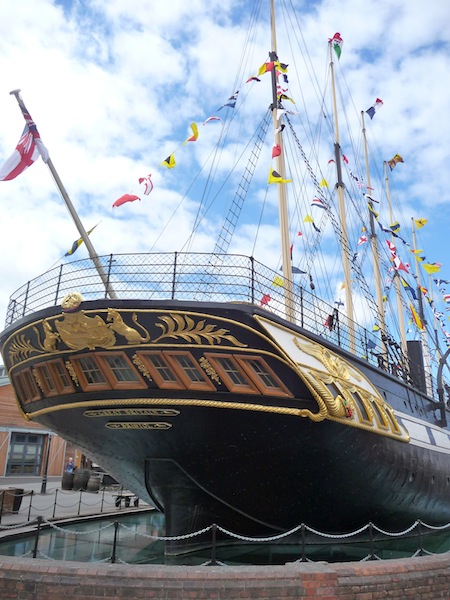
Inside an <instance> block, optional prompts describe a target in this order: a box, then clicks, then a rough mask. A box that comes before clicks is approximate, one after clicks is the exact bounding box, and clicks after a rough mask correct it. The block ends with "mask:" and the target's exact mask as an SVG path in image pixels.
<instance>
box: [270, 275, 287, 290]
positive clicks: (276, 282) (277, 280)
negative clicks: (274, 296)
mask: <svg viewBox="0 0 450 600" xmlns="http://www.w3.org/2000/svg"><path fill="white" fill-rule="evenodd" d="M272 285H275V286H277V287H283V286H284V281H283V278H282V277H280V276H279V275H275V277H274V278H273V281H272Z"/></svg>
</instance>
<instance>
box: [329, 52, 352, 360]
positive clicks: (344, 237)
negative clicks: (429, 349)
mask: <svg viewBox="0 0 450 600" xmlns="http://www.w3.org/2000/svg"><path fill="white" fill-rule="evenodd" d="M329 48H330V71H331V88H332V92H333V113H334V129H335V140H336V141H335V144H334V154H335V160H336V169H337V184H336V187H337V196H338V207H339V224H340V228H341V254H342V266H343V269H344V288H345V310H346V313H347V323H348V338H349V346H350V351H351V352H353V353H355V352H356V344H355V326H354V322H355V319H354V310H353V295H352V284H351V276H350V261H349V248H350V246H349V243H348V233H347V218H346V213H345V201H344V182H343V181H342V159H341V146H340V138H339V122H338V117H337V104H336V87H335V83H334V63H333V48H332V43H331V41H330V42H329Z"/></svg>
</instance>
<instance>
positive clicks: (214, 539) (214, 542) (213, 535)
mask: <svg viewBox="0 0 450 600" xmlns="http://www.w3.org/2000/svg"><path fill="white" fill-rule="evenodd" d="M216 551H217V525H216V524H215V523H213V524H212V525H211V560H210V561H209V563H208V565H212V566H214V565H217V564H218V562H217V560H216V556H217V552H216Z"/></svg>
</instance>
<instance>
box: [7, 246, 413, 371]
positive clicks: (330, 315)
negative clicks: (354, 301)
mask: <svg viewBox="0 0 450 600" xmlns="http://www.w3.org/2000/svg"><path fill="white" fill-rule="evenodd" d="M98 265H100V266H101V269H102V270H103V276H102V275H101V274H100V272H99V270H98ZM105 276H106V281H105V279H104V277H105ZM285 284H286V282H284V281H283V277H282V276H281V274H280V273H279V272H278V273H277V272H276V271H273V270H272V269H269V268H268V267H266V266H264V265H262V264H261V263H259V262H257V261H255V260H254V259H253V258H251V257H247V256H242V255H235V254H198V253H178V252H175V253H159V254H148V253H146V254H111V255H107V256H100V257H98V258H96V261H93V260H91V259H84V260H79V261H74V262H70V263H65V264H62V265H60V266H59V267H55V268H54V269H51V270H49V271H47V272H46V273H44V274H43V275H40V276H39V277H37V278H35V279H33V280H31V281H29V282H28V283H27V284H26V285H24V286H22V287H21V288H19V289H18V290H17V291H16V292H15V293H14V294H13V295H12V297H11V299H10V302H9V306H8V311H7V316H6V326H9V325H11V324H13V323H14V322H15V321H17V320H18V319H20V318H22V317H24V316H26V315H28V314H30V313H33V312H36V311H38V310H41V309H44V308H47V307H49V306H54V305H58V304H60V303H61V301H62V300H63V298H64V297H65V296H66V295H67V294H68V293H69V292H74V291H77V292H80V293H81V294H82V296H83V299H84V300H96V299H100V298H107V297H108V292H109V291H111V290H113V292H114V295H115V296H116V297H117V298H118V299H132V300H133V299H135V300H179V301H193V300H194V301H208V302H224V303H230V302H233V303H235V302H243V303H251V304H256V305H259V306H264V308H265V309H267V310H269V311H271V312H273V313H275V314H277V315H279V316H281V317H285V316H286V310H285V306H286V301H288V302H290V303H291V305H292V307H293V315H294V322H295V324H297V325H299V326H301V327H303V328H304V329H306V330H308V331H311V332H313V333H315V334H317V335H320V336H323V337H325V338H326V339H329V340H330V341H332V342H334V343H335V344H337V345H339V346H340V347H341V348H343V349H345V350H349V351H351V352H354V353H356V354H357V355H358V356H360V357H362V358H364V359H365V360H368V361H369V362H371V363H373V364H376V365H378V366H383V368H386V369H388V368H390V367H392V366H393V365H395V369H397V370H398V371H399V373H396V372H395V371H394V369H392V372H393V373H394V374H398V375H399V376H401V377H406V374H405V372H404V371H405V367H404V362H403V361H402V360H401V357H400V358H399V357H396V356H393V355H390V356H389V357H388V356H386V346H385V347H384V348H382V347H381V345H380V343H379V341H378V339H377V338H376V337H375V336H374V335H373V334H372V333H370V332H368V331H367V330H366V329H365V328H364V327H362V326H360V325H357V324H355V325H354V328H353V331H354V339H351V338H350V334H349V331H350V328H349V327H348V320H347V317H346V315H345V313H343V312H341V311H338V310H337V309H336V307H335V306H331V305H330V304H328V303H327V302H325V301H323V300H321V299H320V298H318V297H317V296H315V295H314V294H313V293H312V292H311V291H310V290H307V289H306V288H304V287H302V285H299V284H298V283H296V282H291V283H290V284H289V285H285ZM290 289H292V293H291V292H290V291H289V290H290ZM387 352H388V353H390V349H389V346H388V347H387ZM380 362H381V363H383V362H385V364H384V365H383V364H381V365H380ZM402 370H403V372H402Z"/></svg>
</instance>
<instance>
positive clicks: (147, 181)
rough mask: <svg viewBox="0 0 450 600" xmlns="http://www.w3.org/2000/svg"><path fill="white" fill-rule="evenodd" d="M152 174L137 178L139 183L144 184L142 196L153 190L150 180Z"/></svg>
mask: <svg viewBox="0 0 450 600" xmlns="http://www.w3.org/2000/svg"><path fill="white" fill-rule="evenodd" d="M151 177H152V174H151V173H149V174H148V175H147V177H139V183H143V184H144V194H145V195H146V196H148V195H149V194H150V192H151V191H152V189H153V182H152V180H151Z"/></svg>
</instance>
